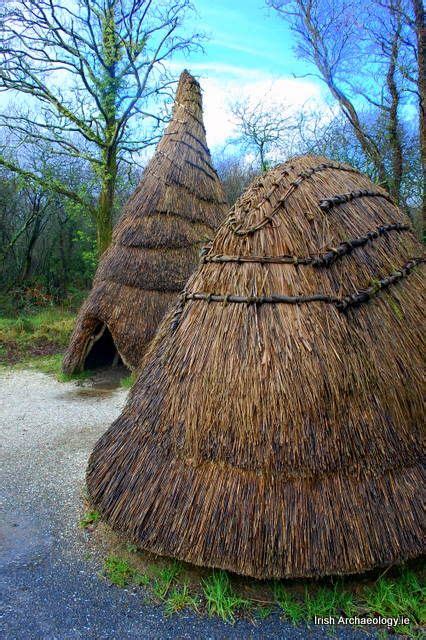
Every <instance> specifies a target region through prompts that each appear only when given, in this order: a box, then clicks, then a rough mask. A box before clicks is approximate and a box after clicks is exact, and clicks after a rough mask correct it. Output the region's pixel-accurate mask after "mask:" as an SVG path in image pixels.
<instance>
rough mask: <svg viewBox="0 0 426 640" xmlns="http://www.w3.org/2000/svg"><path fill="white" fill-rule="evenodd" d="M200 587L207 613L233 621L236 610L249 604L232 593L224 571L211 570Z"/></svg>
mask: <svg viewBox="0 0 426 640" xmlns="http://www.w3.org/2000/svg"><path fill="white" fill-rule="evenodd" d="M202 588H203V594H204V597H205V599H206V606H207V612H208V614H209V615H210V616H214V615H216V616H219V618H221V619H222V620H225V621H228V622H235V614H236V613H237V611H238V610H240V609H242V608H248V607H249V606H250V604H251V603H250V601H249V600H245V599H244V598H240V597H239V596H238V595H237V594H236V593H234V591H233V589H232V587H231V583H230V580H229V576H228V574H227V573H226V571H213V573H212V574H211V576H209V577H208V578H205V579H204V580H203V581H202Z"/></svg>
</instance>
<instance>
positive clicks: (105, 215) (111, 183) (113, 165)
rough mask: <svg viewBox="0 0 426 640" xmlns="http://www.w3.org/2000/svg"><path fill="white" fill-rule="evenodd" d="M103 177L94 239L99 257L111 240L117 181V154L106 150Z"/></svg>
mask: <svg viewBox="0 0 426 640" xmlns="http://www.w3.org/2000/svg"><path fill="white" fill-rule="evenodd" d="M104 161H105V163H104V168H103V170H104V175H103V176H102V188H101V193H100V195H99V201H98V208H97V211H96V238H97V247H98V253H99V256H101V255H102V253H103V252H104V251H105V250H106V249H108V247H109V245H110V244H111V238H112V226H113V224H112V217H113V210H114V197H115V186H116V181H117V152H116V149H107V150H106V151H105V156H104Z"/></svg>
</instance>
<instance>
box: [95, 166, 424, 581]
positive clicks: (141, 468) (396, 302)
mask: <svg viewBox="0 0 426 640" xmlns="http://www.w3.org/2000/svg"><path fill="white" fill-rule="evenodd" d="M420 254H421V245H420V243H419V242H418V241H417V240H416V238H415V237H414V235H413V233H412V232H411V230H410V228H409V220H408V218H407V217H406V216H405V215H404V214H403V213H402V212H401V211H399V210H398V208H397V207H396V206H394V205H393V204H392V203H391V202H390V199H389V197H388V195H387V194H386V193H385V192H384V191H383V190H382V189H380V188H378V187H376V186H374V185H372V183H371V182H370V180H369V179H368V178H366V177H365V176H363V175H360V174H359V173H357V172H356V171H355V170H353V169H351V168H350V167H348V166H346V165H337V164H335V163H331V162H329V161H327V160H326V159H324V158H318V157H301V158H297V159H295V160H293V161H290V162H288V163H286V164H283V165H280V166H278V167H277V168H275V169H273V170H272V171H270V172H269V173H267V174H266V175H265V176H262V177H260V178H258V179H257V180H255V182H254V183H253V184H252V185H251V187H250V188H249V189H248V191H247V192H246V193H245V194H244V195H243V196H242V197H241V198H240V200H239V201H238V202H237V203H236V205H235V206H234V208H233V209H232V210H231V213H230V216H229V218H228V219H227V221H226V222H225V223H224V224H223V225H222V226H221V228H220V229H219V231H218V233H217V235H216V238H215V240H214V242H213V243H212V245H211V246H210V247H207V251H206V254H205V255H204V258H203V260H202V264H201V265H200V267H199V269H198V271H197V272H196V273H195V274H194V275H193V276H192V277H191V278H190V280H189V282H188V284H187V286H186V288H185V291H184V293H183V295H182V298H181V301H180V303H179V305H178V306H177V307H176V309H175V310H174V311H173V312H171V313H169V314H168V315H167V316H166V318H165V319H164V321H163V322H162V324H161V325H160V329H159V332H158V334H157V336H156V338H155V339H154V340H153V342H152V344H151V346H150V349H149V351H148V353H147V354H146V358H145V359H144V362H143V365H142V368H141V373H140V375H139V378H138V380H137V382H136V383H135V385H134V387H133V390H132V392H131V394H130V397H129V400H128V403H127V406H126V407H125V409H124V411H123V413H122V415H121V416H120V417H119V418H118V420H117V421H116V422H115V423H114V424H113V425H112V426H111V428H110V429H109V430H108V431H107V432H106V434H105V435H104V436H103V437H102V438H101V439H100V440H99V442H98V443H97V445H96V447H95V449H94V451H93V453H92V456H91V458H90V462H89V467H88V472H87V482H88V489H89V493H90V496H91V498H92V500H93V501H94V503H95V504H96V507H97V508H98V509H99V510H100V511H101V513H102V514H103V517H104V518H105V519H106V520H107V521H108V522H109V523H110V524H111V525H112V526H113V527H115V528H116V529H118V530H121V531H123V532H125V533H126V534H128V536H129V537H130V538H131V539H132V540H134V541H135V542H136V543H137V544H139V545H140V546H141V547H142V548H144V549H148V550H150V551H152V552H155V553H158V554H164V555H170V556H174V557H176V558H180V559H183V560H186V561H189V562H192V563H195V564H199V565H206V566H214V567H222V568H225V569H229V570H232V571H235V572H237V573H241V574H247V575H250V576H255V577H258V578H281V577H303V576H304V577H308V576H322V575H326V574H343V573H352V572H359V571H363V570H367V569H369V568H372V567H375V566H381V565H387V564H389V563H395V562H398V561H401V560H403V559H406V558H410V557H412V556H415V555H417V554H420V553H421V552H423V551H424V536H423V533H424V532H423V531H422V527H423V526H424V523H425V519H424V513H423V512H422V498H424V468H423V467H422V457H423V454H424V449H423V444H422V442H423V441H422V433H421V425H422V409H423V407H422V399H421V395H422V394H421V379H422V376H421V371H422V355H421V352H420V347H421V345H422V327H421V317H422V302H423V301H422V295H423V288H422V279H421V270H422V267H421V265H420V263H421V258H420Z"/></svg>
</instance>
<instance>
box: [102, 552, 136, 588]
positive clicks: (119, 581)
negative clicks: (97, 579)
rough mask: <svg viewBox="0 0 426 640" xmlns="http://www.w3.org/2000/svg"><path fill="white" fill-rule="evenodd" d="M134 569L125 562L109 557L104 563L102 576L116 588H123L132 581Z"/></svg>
mask: <svg viewBox="0 0 426 640" xmlns="http://www.w3.org/2000/svg"><path fill="white" fill-rule="evenodd" d="M134 573H135V572H134V569H133V568H132V567H131V565H130V564H129V562H127V560H123V559H122V558H119V557H118V556H109V557H108V558H107V559H106V560H105V562H104V575H105V576H106V577H107V578H108V580H109V581H110V582H112V584H115V585H116V586H117V587H125V586H126V585H128V584H129V582H131V581H132V580H133V577H134Z"/></svg>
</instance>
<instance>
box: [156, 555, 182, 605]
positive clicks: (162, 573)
mask: <svg viewBox="0 0 426 640" xmlns="http://www.w3.org/2000/svg"><path fill="white" fill-rule="evenodd" d="M155 573H156V574H157V575H156V577H155V578H154V581H153V583H152V591H153V593H154V594H155V596H156V597H157V598H158V599H159V600H164V599H165V597H166V596H167V594H168V592H169V589H170V587H171V586H172V583H173V581H174V580H176V578H178V577H179V576H180V574H181V573H182V565H181V563H180V562H176V561H175V562H172V563H171V564H170V565H168V566H166V567H163V568H162V569H159V570H158V571H156V572H155Z"/></svg>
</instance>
